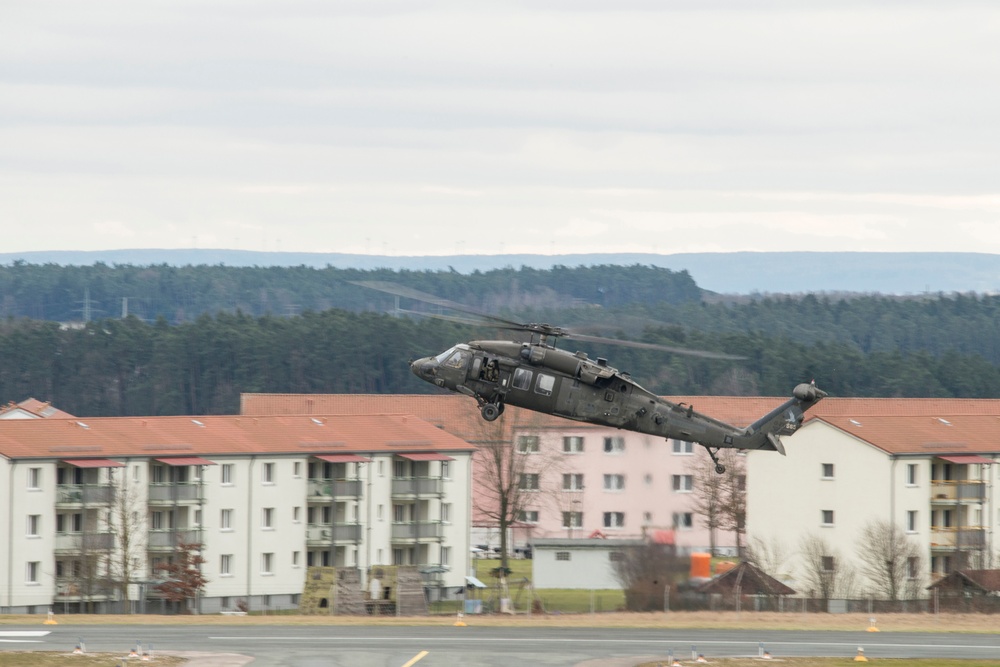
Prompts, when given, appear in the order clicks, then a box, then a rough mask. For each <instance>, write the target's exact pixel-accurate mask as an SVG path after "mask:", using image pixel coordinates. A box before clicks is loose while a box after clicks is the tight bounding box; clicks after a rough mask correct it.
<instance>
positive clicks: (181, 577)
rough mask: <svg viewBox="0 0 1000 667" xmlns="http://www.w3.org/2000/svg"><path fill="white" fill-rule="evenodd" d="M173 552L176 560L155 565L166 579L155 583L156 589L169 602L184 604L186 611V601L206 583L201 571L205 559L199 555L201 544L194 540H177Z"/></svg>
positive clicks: (200, 590)
mask: <svg viewBox="0 0 1000 667" xmlns="http://www.w3.org/2000/svg"><path fill="white" fill-rule="evenodd" d="M175 553H176V560H174V561H173V562H171V563H161V564H160V565H158V566H157V569H159V570H161V571H162V572H163V573H164V575H165V576H166V577H167V580H166V581H164V582H163V583H161V584H157V585H156V590H157V591H159V592H160V593H162V594H163V597H164V598H166V599H167V600H169V601H170V602H176V603H180V604H184V605H185V607H184V608H183V611H185V612H187V611H189V608H188V607H187V606H186V605H187V603H188V601H189V600H193V599H195V598H197V597H198V596H199V595H200V594H201V592H202V591H203V590H204V589H205V584H207V583H208V579H206V578H205V576H204V575H203V574H202V572H201V566H202V565H203V564H204V563H205V562H206V561H205V559H204V558H203V557H202V555H201V545H200V544H198V543H195V542H184V541H181V542H179V543H178V544H177V550H176V552H175Z"/></svg>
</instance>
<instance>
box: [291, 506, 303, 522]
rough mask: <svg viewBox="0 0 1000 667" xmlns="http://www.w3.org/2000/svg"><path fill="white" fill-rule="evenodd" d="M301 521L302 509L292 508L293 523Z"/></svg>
mask: <svg viewBox="0 0 1000 667" xmlns="http://www.w3.org/2000/svg"><path fill="white" fill-rule="evenodd" d="M300 521H302V508H301V507H298V506H296V507H293V508H292V523H299V522H300Z"/></svg>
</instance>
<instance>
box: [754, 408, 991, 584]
mask: <svg viewBox="0 0 1000 667" xmlns="http://www.w3.org/2000/svg"><path fill="white" fill-rule="evenodd" d="M824 404H825V403H824ZM824 404H821V406H823V405H824ZM826 407H827V412H826V413H822V412H821V413H820V415H819V416H817V417H815V418H813V419H812V420H810V421H808V422H807V423H806V425H805V426H804V427H803V428H802V429H801V430H800V431H799V432H797V433H796V434H795V435H794V436H792V437H791V438H788V439H786V441H785V442H786V451H787V452H788V455H787V457H773V456H768V455H767V454H766V453H758V452H750V453H749V455H748V457H747V471H748V472H747V480H748V482H747V517H748V519H747V537H748V538H749V539H751V540H759V544H762V545H764V546H765V548H766V550H767V551H770V552H772V553H782V554H784V556H785V558H784V559H783V562H782V564H781V569H780V571H778V572H776V573H775V576H778V577H779V578H780V579H782V580H783V581H785V582H786V583H787V584H788V585H789V586H791V587H792V588H795V589H796V590H798V591H799V592H800V594H802V595H812V596H816V595H817V591H815V590H810V588H815V586H811V585H810V581H815V579H816V576H815V574H816V573H815V572H811V571H810V570H815V569H816V567H815V565H810V564H809V562H808V558H806V556H805V552H806V551H808V550H809V549H810V547H809V546H808V545H807V542H809V541H811V542H812V543H813V545H816V544H822V545H823V546H824V549H825V551H824V553H823V554H822V561H821V563H822V565H821V566H820V569H821V570H822V574H824V575H828V576H829V577H831V579H832V578H834V577H835V575H836V574H837V573H838V572H843V571H851V572H854V573H855V574H856V575H857V576H855V578H854V583H853V585H852V586H850V587H848V588H847V589H846V590H835V591H833V594H834V595H835V596H836V597H867V596H870V595H872V594H873V593H872V591H874V590H876V589H877V588H878V585H877V582H875V581H872V580H871V579H870V578H866V577H865V576H864V574H863V572H864V570H865V557H866V553H865V552H866V551H871V550H874V549H877V548H878V546H877V545H873V544H871V543H869V542H867V541H866V540H867V539H869V538H867V537H866V535H865V530H866V528H869V527H871V526H872V525H873V524H874V523H876V522H883V523H884V524H888V525H891V526H895V527H897V528H898V529H899V530H900V531H901V532H902V534H903V535H905V540H906V542H907V543H909V544H912V545H913V546H914V547H916V551H915V555H914V556H913V557H911V558H909V559H908V562H907V563H906V565H905V567H906V575H905V584H904V588H906V589H907V590H908V592H909V593H912V594H919V596H925V595H926V594H927V593H926V590H925V589H926V586H927V585H929V584H930V583H932V582H933V581H936V580H937V579H939V578H940V577H942V576H945V575H946V574H948V573H950V572H952V571H954V570H956V569H987V568H992V567H996V566H997V560H996V559H997V555H998V553H997V549H998V547H1000V543H998V542H997V530H998V529H1000V509H998V508H1000V484H998V481H1000V479H998V468H1000V466H998V465H997V464H998V463H1000V424H997V423H996V422H997V419H996V416H994V415H995V414H997V408H998V407H1000V402H998V401H958V400H951V401H930V400H926V401H925V400H923V399H911V400H909V401H907V400H903V399H900V400H891V399H882V400H881V401H879V400H876V401H875V403H874V405H868V406H865V405H863V404H861V403H859V402H857V401H849V400H846V399H845V400H844V401H842V402H840V403H839V404H838V403H837V402H836V401H834V402H832V403H831V405H830V406H826ZM991 413H992V414H991ZM852 415H853V416H852ZM869 560H870V559H869Z"/></svg>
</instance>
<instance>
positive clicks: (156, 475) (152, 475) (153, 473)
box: [149, 466, 167, 484]
mask: <svg viewBox="0 0 1000 667" xmlns="http://www.w3.org/2000/svg"><path fill="white" fill-rule="evenodd" d="M149 481H150V482H151V483H152V484H163V483H164V482H166V481H167V469H166V467H165V466H153V467H152V468H151V469H150V471H149Z"/></svg>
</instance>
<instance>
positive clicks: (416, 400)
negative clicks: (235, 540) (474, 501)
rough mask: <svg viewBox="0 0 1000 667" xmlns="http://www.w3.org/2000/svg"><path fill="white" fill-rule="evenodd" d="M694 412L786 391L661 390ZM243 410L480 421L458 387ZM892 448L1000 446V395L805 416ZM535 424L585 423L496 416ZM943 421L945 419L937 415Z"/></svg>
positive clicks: (856, 403)
mask: <svg viewBox="0 0 1000 667" xmlns="http://www.w3.org/2000/svg"><path fill="white" fill-rule="evenodd" d="M664 398H665V399H666V400H669V401H672V402H674V403H686V404H688V405H692V406H693V407H694V409H695V410H697V411H698V412H701V413H704V414H707V415H710V416H712V417H715V418H716V419H721V420H722V421H724V422H728V423H730V424H733V425H734V426H746V425H748V424H750V423H752V422H753V421H755V420H756V419H758V418H759V417H761V416H762V415H764V414H766V413H767V412H768V411H770V410H772V409H773V408H775V407H777V406H778V405H780V404H781V403H782V402H784V401H785V400H786V398H785V397H781V396H771V397H761V396H754V397H746V396H664ZM241 405H242V410H243V412H244V414H311V413H312V412H319V411H322V412H327V413H329V414H391V413H392V412H406V413H409V414H414V415H417V416H419V417H421V418H423V419H426V420H428V421H430V422H432V423H434V424H435V425H438V426H440V427H441V428H443V429H445V430H447V431H449V432H450V433H454V434H455V435H458V436H459V437H463V438H465V439H467V440H469V441H470V442H476V441H477V438H479V437H481V436H480V435H479V434H480V433H481V432H482V424H483V420H482V418H481V417H480V416H479V411H478V409H477V408H476V403H475V401H473V400H472V399H471V398H468V397H466V396H461V395H458V394H243V395H242V396H241ZM812 419H819V420H822V421H824V422H826V423H828V424H830V425H832V426H834V427H836V428H839V429H841V430H843V431H845V432H847V433H850V434H852V435H854V436H856V437H858V438H860V439H862V440H864V441H866V442H868V443H870V444H872V445H873V446H875V447H878V448H879V449H882V450H884V451H886V452H888V453H892V454H904V453H906V454H921V453H922V454H929V455H936V454H991V453H1000V399H953V398H952V399H949V398H827V399H824V400H823V401H821V402H819V403H818V404H817V405H816V406H815V407H813V408H812V409H811V410H810V411H809V412H808V413H807V415H806V420H807V421H809V420H812ZM504 420H507V421H508V422H517V423H520V424H522V425H530V426H531V427H532V428H560V429H565V430H570V429H573V430H577V429H586V428H592V427H590V426H588V425H587V424H585V423H581V422H573V421H567V420H565V419H560V418H558V417H552V416H550V415H540V414H538V413H532V412H530V411H527V410H517V409H516V408H508V409H507V411H506V412H505V413H504V416H503V417H501V419H500V420H499V421H504ZM942 420H943V421H942Z"/></svg>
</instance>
